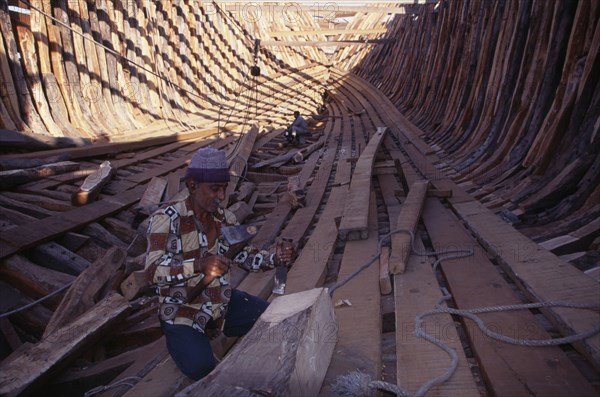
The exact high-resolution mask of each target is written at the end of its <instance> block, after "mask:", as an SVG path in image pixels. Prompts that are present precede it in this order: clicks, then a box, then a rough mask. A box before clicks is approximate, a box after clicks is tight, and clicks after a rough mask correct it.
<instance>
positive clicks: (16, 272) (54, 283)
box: [0, 255, 75, 306]
mask: <svg viewBox="0 0 600 397" xmlns="http://www.w3.org/2000/svg"><path fill="white" fill-rule="evenodd" d="M0 275H2V279H3V280H4V281H7V282H9V283H10V284H11V285H12V286H14V287H17V288H19V289H20V290H21V291H23V292H24V293H26V294H27V295H28V296H30V297H33V298H35V299H38V298H41V297H44V296H46V295H48V294H49V293H51V292H53V291H55V290H57V289H59V288H61V287H64V286H65V285H67V284H69V283H71V282H73V280H75V277H74V276H71V275H69V274H65V273H62V272H57V271H55V270H50V269H46V268H45V267H42V266H39V265H36V264H35V263H33V262H31V261H29V260H28V259H27V258H25V257H23V256H21V255H13V256H11V257H9V258H6V259H4V260H3V261H2V262H1V264H0ZM60 296H61V295H58V296H57V297H56V298H50V299H49V302H48V303H49V304H50V305H52V306H58V304H59V303H60Z"/></svg>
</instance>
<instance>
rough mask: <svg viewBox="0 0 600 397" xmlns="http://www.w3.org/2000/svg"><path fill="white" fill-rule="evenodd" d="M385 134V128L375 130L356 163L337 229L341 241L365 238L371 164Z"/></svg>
mask: <svg viewBox="0 0 600 397" xmlns="http://www.w3.org/2000/svg"><path fill="white" fill-rule="evenodd" d="M386 132H387V128H385V127H378V128H377V132H376V133H375V134H374V135H373V137H372V138H371V139H370V140H369V143H368V145H367V146H366V147H365V149H364V150H363V152H362V153H361V155H360V157H359V159H358V161H357V163H356V168H355V169H354V173H353V174H352V181H351V182H350V191H349V193H348V200H346V205H345V207H344V214H343V216H342V221H341V223H340V228H339V234H340V237H341V238H342V239H359V238H360V239H365V238H366V237H367V236H366V234H367V230H368V219H367V218H368V215H369V205H368V203H369V198H370V196H371V174H372V172H373V162H374V159H375V154H376V153H377V150H378V149H379V146H380V145H381V142H382V141H383V138H384V137H385V134H386Z"/></svg>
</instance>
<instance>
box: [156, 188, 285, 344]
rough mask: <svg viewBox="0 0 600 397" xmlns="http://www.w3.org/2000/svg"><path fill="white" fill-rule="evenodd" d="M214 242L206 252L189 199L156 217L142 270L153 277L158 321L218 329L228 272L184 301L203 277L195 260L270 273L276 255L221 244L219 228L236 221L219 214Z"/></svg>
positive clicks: (225, 300) (226, 212)
mask: <svg viewBox="0 0 600 397" xmlns="http://www.w3.org/2000/svg"><path fill="white" fill-rule="evenodd" d="M213 221H214V222H216V224H217V225H216V226H217V231H218V236H217V239H216V242H215V244H214V245H213V246H212V247H208V238H207V235H206V233H205V232H204V231H203V230H202V226H200V224H199V222H196V220H195V217H194V212H193V210H192V206H191V201H190V198H189V196H188V197H187V198H186V199H184V200H182V201H178V202H174V203H169V204H167V205H166V206H165V207H163V208H161V209H159V210H158V211H156V212H155V213H154V214H153V215H152V217H151V219H150V224H149V227H148V251H147V253H146V269H147V270H148V271H149V273H150V274H151V276H152V281H153V283H154V284H155V285H156V290H157V293H158V295H159V302H160V308H159V317H160V319H161V320H162V321H165V322H167V323H169V324H182V325H188V326H190V327H193V328H194V329H196V330H198V331H200V332H204V327H205V326H206V323H207V322H208V321H210V320H211V319H212V320H215V321H216V324H217V326H222V322H223V317H224V315H225V313H226V311H227V305H228V303H229V299H230V298H231V285H230V279H231V275H230V272H229V271H228V272H227V273H226V274H224V275H223V276H221V277H218V278H215V279H214V280H213V281H212V282H211V283H210V284H209V285H208V286H206V288H205V289H204V290H203V292H202V293H201V294H200V295H198V296H197V297H195V298H194V299H193V300H192V301H191V302H189V301H188V294H189V293H190V292H191V290H192V289H193V287H195V286H196V285H198V283H199V282H200V281H201V280H202V278H203V277H204V274H203V273H195V272H194V259H196V258H197V257H200V258H202V257H205V256H208V255H224V256H227V257H228V258H230V259H233V261H234V262H235V263H237V264H238V265H239V266H240V267H242V268H244V269H246V270H248V271H260V270H268V269H272V268H273V267H274V265H275V253H274V250H273V252H269V251H266V250H261V251H259V250H257V249H256V248H254V247H253V246H251V245H246V246H244V247H238V245H235V246H233V247H230V246H229V244H228V242H227V241H226V240H225V239H224V238H223V236H222V234H221V232H220V230H221V224H223V223H224V224H225V225H237V224H238V223H237V220H236V218H235V215H234V214H233V213H232V212H231V211H229V210H223V209H219V211H218V212H217V213H215V214H214V215H213Z"/></svg>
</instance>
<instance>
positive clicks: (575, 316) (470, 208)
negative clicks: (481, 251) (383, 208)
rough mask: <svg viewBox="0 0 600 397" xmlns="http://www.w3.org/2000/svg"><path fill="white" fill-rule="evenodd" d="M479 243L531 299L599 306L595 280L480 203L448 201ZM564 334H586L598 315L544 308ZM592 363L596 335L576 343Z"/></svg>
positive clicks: (597, 352) (599, 343) (599, 351)
mask: <svg viewBox="0 0 600 397" xmlns="http://www.w3.org/2000/svg"><path fill="white" fill-rule="evenodd" d="M450 202H451V204H452V207H453V208H454V209H455V210H456V212H457V214H458V216H459V217H460V218H461V219H462V220H463V221H465V222H466V224H467V225H468V227H469V229H471V230H472V231H473V233H474V234H475V235H476V236H477V238H478V240H479V241H480V242H481V244H483V246H484V247H485V248H486V249H487V250H489V251H490V252H491V253H492V254H493V255H495V256H496V259H497V260H498V262H499V263H500V264H501V265H502V266H503V268H504V270H505V271H506V272H507V273H508V274H509V275H510V276H511V277H512V278H513V279H514V280H515V282H517V284H518V285H519V286H520V287H521V289H522V290H523V291H524V292H526V293H527V295H528V296H529V297H530V299H532V300H533V301H538V302H555V301H563V302H571V303H579V304H597V303H598V302H600V289H599V288H598V283H597V282H596V281H594V280H593V279H592V278H590V277H588V276H587V275H585V274H583V273H582V272H581V271H579V270H578V269H576V268H574V267H573V266H565V263H564V262H563V261H562V260H560V259H559V258H558V257H557V256H556V255H554V254H552V253H550V252H548V251H547V250H545V249H543V248H541V247H540V246H539V245H538V244H536V243H534V242H533V241H531V240H530V239H529V238H527V237H525V236H524V235H522V234H521V233H519V232H518V231H516V230H515V229H514V228H513V227H512V226H510V225H508V224H506V223H505V222H503V221H502V220H501V219H500V218H498V217H497V216H496V215H494V214H493V213H492V212H491V211H490V210H488V209H487V208H485V207H484V206H483V205H482V204H480V203H478V202H471V203H452V199H450ZM544 313H545V314H547V315H548V316H549V318H550V320H551V321H553V322H554V324H555V325H556V326H557V327H558V328H559V329H560V330H561V332H562V333H564V334H566V335H571V334H572V333H580V332H585V331H588V330H590V329H592V328H593V327H594V326H596V325H597V324H598V322H599V321H600V314H598V313H592V312H589V311H586V310H576V309H569V308H549V309H546V310H544ZM574 346H575V347H576V348H578V350H579V351H580V352H581V353H582V354H584V355H585V356H587V357H588V358H589V359H590V361H591V362H592V363H595V365H598V366H600V335H595V336H593V337H590V338H588V339H586V340H584V341H581V342H577V343H575V344H574Z"/></svg>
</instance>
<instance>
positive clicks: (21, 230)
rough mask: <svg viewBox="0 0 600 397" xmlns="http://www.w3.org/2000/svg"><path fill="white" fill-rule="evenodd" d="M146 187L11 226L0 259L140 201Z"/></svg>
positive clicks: (1, 245)
mask: <svg viewBox="0 0 600 397" xmlns="http://www.w3.org/2000/svg"><path fill="white" fill-rule="evenodd" d="M145 188H146V186H145V185H140V186H138V187H136V188H134V189H131V190H128V191H126V192H124V193H122V194H121V195H119V196H114V197H108V198H105V199H104V200H101V201H96V202H94V203H92V204H90V205H87V206H85V207H79V208H76V209H73V210H72V211H68V212H63V213H61V214H59V215H52V216H49V217H47V218H44V219H41V220H39V221H37V222H33V223H30V224H25V225H21V226H18V227H16V228H14V229H12V230H11V233H10V234H7V233H3V234H2V236H0V259H2V258H6V257H7V256H9V255H12V254H15V253H17V252H20V251H22V250H24V249H27V248H30V247H33V246H35V245H38V244H41V243H43V242H46V241H49V240H52V239H53V238H55V237H58V236H59V235H61V234H64V233H66V232H69V231H72V230H75V229H78V228H81V227H83V226H85V225H86V224H87V223H91V222H94V221H96V220H98V219H101V218H103V217H105V216H109V215H112V214H114V213H116V212H119V211H122V210H123V209H125V207H127V206H129V205H131V204H134V203H135V202H136V201H138V200H139V198H140V196H141V194H142V192H143V191H144V190H145Z"/></svg>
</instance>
